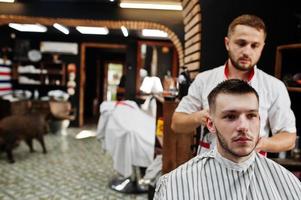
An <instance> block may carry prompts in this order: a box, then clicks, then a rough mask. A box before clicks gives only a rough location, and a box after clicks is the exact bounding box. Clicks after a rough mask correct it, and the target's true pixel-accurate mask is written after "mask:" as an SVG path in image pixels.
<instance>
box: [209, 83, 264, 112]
mask: <svg viewBox="0 0 301 200" xmlns="http://www.w3.org/2000/svg"><path fill="white" fill-rule="evenodd" d="M221 93H223V94H240V95H241V94H248V93H250V94H252V93H253V94H255V95H256V98H257V100H258V101H259V97H258V94H257V92H256V90H255V89H254V88H253V87H251V86H250V85H249V84H248V83H247V82H245V81H243V80H240V79H230V80H227V81H223V82H221V83H219V84H218V85H217V86H216V87H215V88H214V89H213V90H212V91H211V92H210V93H209V95H208V102H209V107H210V110H212V111H214V110H215V103H216V97H217V95H218V94H221Z"/></svg>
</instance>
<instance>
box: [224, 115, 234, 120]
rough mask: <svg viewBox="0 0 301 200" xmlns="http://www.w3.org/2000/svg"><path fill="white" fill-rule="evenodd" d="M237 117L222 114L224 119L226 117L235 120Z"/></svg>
mask: <svg viewBox="0 0 301 200" xmlns="http://www.w3.org/2000/svg"><path fill="white" fill-rule="evenodd" d="M236 118H237V116H236V115H225V116H224V119H227V120H235V119H236Z"/></svg>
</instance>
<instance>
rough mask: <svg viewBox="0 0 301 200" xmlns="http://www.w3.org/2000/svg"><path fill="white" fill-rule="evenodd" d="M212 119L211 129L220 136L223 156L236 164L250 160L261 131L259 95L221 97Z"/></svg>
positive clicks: (209, 126)
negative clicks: (257, 96)
mask: <svg viewBox="0 0 301 200" xmlns="http://www.w3.org/2000/svg"><path fill="white" fill-rule="evenodd" d="M210 115H211V116H210V119H209V120H208V124H207V126H208V129H209V130H210V131H211V132H212V133H215V134H216V136H217V139H218V140H217V148H218V151H219V153H220V154H221V155H223V156H224V157H226V158H228V159H229V160H232V161H234V162H241V161H244V160H246V159H247V158H248V157H249V155H250V154H251V153H252V152H253V150H254V149H255V146H256V144H257V142H258V137H259V130H260V120H259V114H258V101H257V98H256V96H255V94H251V93H249V94H219V95H218V96H217V98H216V104H215V110H212V111H210Z"/></svg>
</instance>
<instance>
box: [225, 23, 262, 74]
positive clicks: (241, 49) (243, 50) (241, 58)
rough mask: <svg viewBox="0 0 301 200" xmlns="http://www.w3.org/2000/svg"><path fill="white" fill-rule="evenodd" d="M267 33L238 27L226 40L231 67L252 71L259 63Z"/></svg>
mask: <svg viewBox="0 0 301 200" xmlns="http://www.w3.org/2000/svg"><path fill="white" fill-rule="evenodd" d="M264 40H265V33H264V32H263V30H261V31H258V30H257V29H255V28H252V27H250V26H245V25H237V26H236V27H235V28H234V31H233V32H232V33H231V34H230V36H228V37H226V38H225V45H226V49H227V51H228V54H229V59H230V61H231V63H230V65H231V66H233V67H234V68H236V69H238V70H241V71H249V70H251V69H252V68H253V67H254V66H255V65H256V64H257V62H258V60H259V58H260V56H261V52H262V50H263V47H264Z"/></svg>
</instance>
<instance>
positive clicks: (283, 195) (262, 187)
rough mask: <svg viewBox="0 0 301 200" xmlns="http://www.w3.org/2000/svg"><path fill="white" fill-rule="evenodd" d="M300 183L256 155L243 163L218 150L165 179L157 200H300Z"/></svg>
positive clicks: (279, 167) (162, 181)
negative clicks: (227, 156) (224, 155)
mask: <svg viewBox="0 0 301 200" xmlns="http://www.w3.org/2000/svg"><path fill="white" fill-rule="evenodd" d="M300 197H301V182H300V181H299V180H298V179H297V177H296V176H294V175H293V174H292V173H291V172H289V171H288V170H286V169H285V168H284V167H282V166H280V165H279V164H277V163H275V162H274V161H272V160H270V159H268V158H266V157H264V156H261V155H259V154H258V153H255V152H253V154H252V155H251V157H250V158H249V159H248V160H246V161H244V162H243V163H234V162H232V161H230V160H228V159H226V158H224V157H222V156H221V155H220V154H219V153H218V151H217V150H216V148H214V149H212V150H211V151H209V152H207V153H204V154H201V155H198V156H196V157H194V158H193V159H191V160H190V161H188V162H186V163H184V164H183V165H181V166H180V167H178V168H177V169H175V170H173V171H171V172H170V173H168V174H166V175H164V176H162V177H161V178H160V179H159V182H158V184H157V187H156V193H155V197H154V200H159V199H160V200H168V199H170V200H173V199H177V200H182V199H187V200H190V199H195V200H197V199H199V200H211V199H214V200H228V199H231V200H243V199H244V200H253V199H256V200H259V199H260V200H266V199H270V200H272V199H273V200H284V199H290V200H299V199H300Z"/></svg>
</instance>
